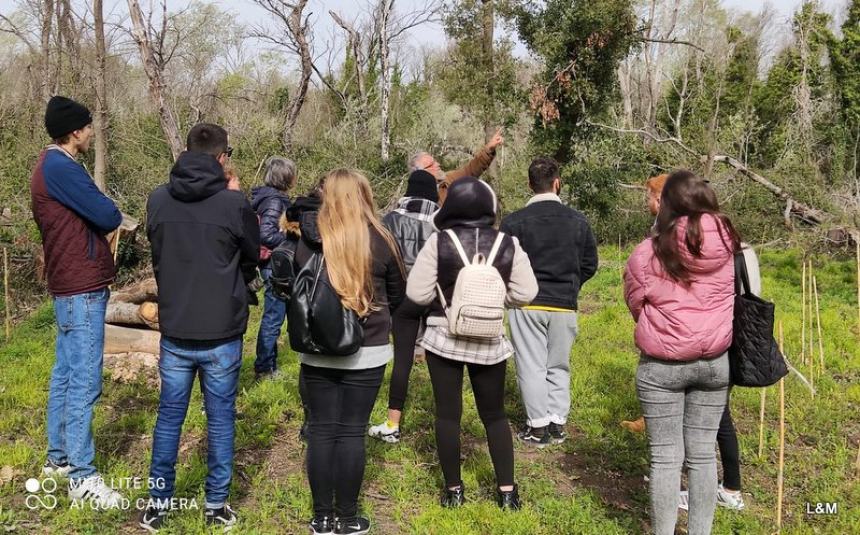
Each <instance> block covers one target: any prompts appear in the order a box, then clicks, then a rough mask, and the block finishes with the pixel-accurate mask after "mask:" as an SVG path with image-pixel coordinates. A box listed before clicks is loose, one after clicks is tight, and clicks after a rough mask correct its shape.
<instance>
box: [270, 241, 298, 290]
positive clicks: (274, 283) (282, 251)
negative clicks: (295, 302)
mask: <svg viewBox="0 0 860 535" xmlns="http://www.w3.org/2000/svg"><path fill="white" fill-rule="evenodd" d="M298 244H299V241H298V240H297V239H291V238H287V239H286V240H284V241H282V242H281V243H280V244H279V245H278V246H277V247H275V248H274V249H273V250H272V254H271V256H270V257H269V267H270V268H271V269H272V274H271V275H270V276H269V284H270V285H271V288H272V293H273V294H275V296H276V297H278V298H279V299H283V300H284V301H288V300H289V299H290V294H291V292H292V287H293V282H294V281H295V278H296V267H295V258H296V248H297V247H298Z"/></svg>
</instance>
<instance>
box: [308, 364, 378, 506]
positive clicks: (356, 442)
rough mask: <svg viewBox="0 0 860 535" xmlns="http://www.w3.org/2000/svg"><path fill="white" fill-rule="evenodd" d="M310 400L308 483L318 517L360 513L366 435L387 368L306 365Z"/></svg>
mask: <svg viewBox="0 0 860 535" xmlns="http://www.w3.org/2000/svg"><path fill="white" fill-rule="evenodd" d="M302 374H303V376H304V383H305V391H306V392H305V396H306V402H307V404H308V431H307V438H308V450H307V470H308V481H309V482H310V486H311V494H312V495H313V501H314V515H316V516H338V517H340V518H344V519H349V518H352V517H354V516H355V515H356V514H357V513H358V494H359V492H360V491H361V483H362V481H363V480H364V465H365V450H364V439H365V432H366V429H367V422H368V420H369V419H370V411H371V410H372V409H373V404H374V402H375V401H376V395H377V393H378V392H379V387H380V385H381V384H382V377H383V375H384V374H385V366H379V367H377V368H370V369H366V370H338V369H335V368H319V367H316V366H308V365H307V364H302Z"/></svg>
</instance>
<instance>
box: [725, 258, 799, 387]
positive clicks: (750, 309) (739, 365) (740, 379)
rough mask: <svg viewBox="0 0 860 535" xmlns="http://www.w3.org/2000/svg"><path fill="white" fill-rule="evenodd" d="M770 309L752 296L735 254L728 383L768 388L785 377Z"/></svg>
mask: <svg viewBox="0 0 860 535" xmlns="http://www.w3.org/2000/svg"><path fill="white" fill-rule="evenodd" d="M774 308H775V307H774V304H773V303H770V302H768V301H765V300H764V299H762V298H760V297H759V296H757V295H754V294H753V293H752V291H751V290H750V281H749V274H748V273H747V263H746V260H745V259H744V254H743V252H738V253H735V311H734V320H733V323H732V327H733V334H732V345H731V347H730V348H729V367H730V373H731V381H732V384H735V385H737V386H754V387H755V386H758V387H763V386H770V385H772V384H774V383H776V382H777V381H779V380H780V379H782V378H783V377H785V376H786V375H788V367H787V366H786V364H785V358H783V356H782V353H781V352H780V351H779V345H777V343H776V340H775V339H774V337H773V323H774Z"/></svg>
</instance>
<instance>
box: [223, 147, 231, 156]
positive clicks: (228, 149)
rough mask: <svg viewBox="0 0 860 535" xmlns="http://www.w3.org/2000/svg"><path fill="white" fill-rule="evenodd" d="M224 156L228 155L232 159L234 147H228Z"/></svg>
mask: <svg viewBox="0 0 860 535" xmlns="http://www.w3.org/2000/svg"><path fill="white" fill-rule="evenodd" d="M224 154H226V155H227V157H228V158H231V157H232V156H233V147H231V146H230V145H227V150H225V151H224Z"/></svg>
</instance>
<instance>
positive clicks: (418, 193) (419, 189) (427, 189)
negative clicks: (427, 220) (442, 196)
mask: <svg viewBox="0 0 860 535" xmlns="http://www.w3.org/2000/svg"><path fill="white" fill-rule="evenodd" d="M406 196H407V197H420V198H422V199H427V200H428V201H433V202H439V190H438V189H437V188H436V177H434V176H433V175H431V174H430V173H428V172H427V171H424V170H423V169H419V170H418V171H412V173H410V174H409V181H408V182H407V183H406Z"/></svg>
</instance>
